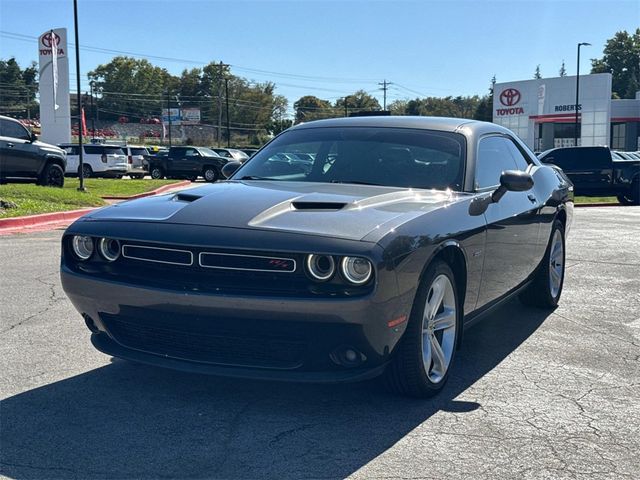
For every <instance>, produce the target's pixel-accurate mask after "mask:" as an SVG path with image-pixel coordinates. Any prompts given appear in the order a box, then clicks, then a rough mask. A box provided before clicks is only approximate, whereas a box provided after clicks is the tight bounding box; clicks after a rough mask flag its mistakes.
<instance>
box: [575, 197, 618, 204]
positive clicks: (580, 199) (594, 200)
mask: <svg viewBox="0 0 640 480" xmlns="http://www.w3.org/2000/svg"><path fill="white" fill-rule="evenodd" d="M574 202H575V203H616V204H617V203H620V202H618V199H617V198H616V197H575V198H574Z"/></svg>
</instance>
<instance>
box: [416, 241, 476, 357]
mask: <svg viewBox="0 0 640 480" xmlns="http://www.w3.org/2000/svg"><path fill="white" fill-rule="evenodd" d="M436 260H442V261H443V262H444V263H446V264H447V265H448V266H449V268H451V271H452V272H453V276H454V280H455V283H456V290H457V292H458V303H459V305H458V308H459V309H460V312H461V315H462V317H463V318H462V324H461V325H460V330H459V332H458V340H457V346H458V347H459V346H460V345H461V344H462V337H463V330H464V329H463V328H462V327H463V325H464V303H465V297H466V294H467V257H466V255H465V253H464V249H463V248H462V246H461V245H460V243H458V242H457V241H456V240H448V241H445V242H443V243H441V244H440V245H438V247H437V248H436V249H435V250H434V252H433V253H432V254H431V256H430V257H429V259H428V260H427V262H425V265H424V267H423V268H422V272H421V274H420V283H422V280H423V279H424V275H425V274H426V272H427V269H428V268H429V266H430V265H431V264H432V263H433V262H435V261H436Z"/></svg>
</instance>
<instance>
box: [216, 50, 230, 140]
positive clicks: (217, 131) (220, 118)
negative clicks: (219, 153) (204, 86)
mask: <svg viewBox="0 0 640 480" xmlns="http://www.w3.org/2000/svg"><path fill="white" fill-rule="evenodd" d="M229 66H230V65H228V64H226V63H222V60H221V61H220V63H219V64H218V67H219V68H220V71H219V72H218V128H217V130H216V143H217V145H218V147H219V146H220V132H221V130H222V74H223V72H224V69H225V68H228V67H229Z"/></svg>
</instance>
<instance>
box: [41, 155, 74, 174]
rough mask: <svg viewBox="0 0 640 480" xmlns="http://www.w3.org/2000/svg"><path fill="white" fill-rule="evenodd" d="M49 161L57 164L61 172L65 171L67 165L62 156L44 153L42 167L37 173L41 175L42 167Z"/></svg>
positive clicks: (45, 166)
mask: <svg viewBox="0 0 640 480" xmlns="http://www.w3.org/2000/svg"><path fill="white" fill-rule="evenodd" d="M51 163H53V164H56V165H58V166H59V167H60V168H62V173H66V168H67V166H66V165H65V162H64V160H63V159H62V158H60V157H56V156H55V155H46V156H45V157H44V162H42V168H41V169H40V172H39V175H42V172H44V169H45V168H47V165H49V164H51Z"/></svg>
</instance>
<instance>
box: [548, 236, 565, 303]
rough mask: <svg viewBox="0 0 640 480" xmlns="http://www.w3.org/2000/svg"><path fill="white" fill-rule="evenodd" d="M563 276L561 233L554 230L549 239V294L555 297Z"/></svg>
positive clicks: (558, 291)
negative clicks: (551, 237)
mask: <svg viewBox="0 0 640 480" xmlns="http://www.w3.org/2000/svg"><path fill="white" fill-rule="evenodd" d="M563 276H564V246H563V245H562V233H561V232H560V230H556V231H555V233H554V234H553V239H552V240H551V252H550V254H549V290H550V291H551V296H552V297H553V298H556V297H557V296H558V294H559V293H560V288H561V287H562V277H563Z"/></svg>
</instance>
